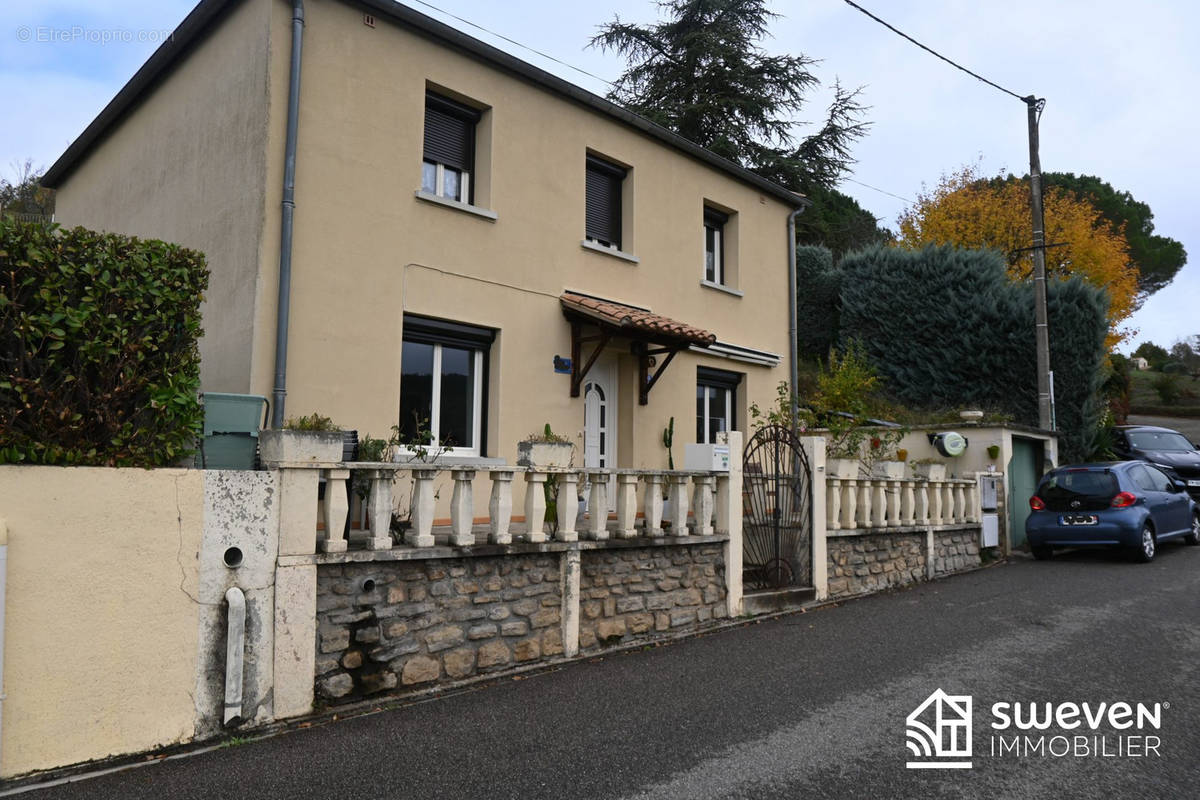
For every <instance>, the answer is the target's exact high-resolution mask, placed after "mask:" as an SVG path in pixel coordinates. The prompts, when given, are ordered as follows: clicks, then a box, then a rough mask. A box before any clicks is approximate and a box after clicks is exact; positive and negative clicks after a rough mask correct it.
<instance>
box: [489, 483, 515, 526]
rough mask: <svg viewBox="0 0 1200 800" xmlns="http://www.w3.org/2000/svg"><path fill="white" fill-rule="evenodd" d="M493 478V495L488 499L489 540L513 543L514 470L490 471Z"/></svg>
mask: <svg viewBox="0 0 1200 800" xmlns="http://www.w3.org/2000/svg"><path fill="white" fill-rule="evenodd" d="M488 476H489V477H490V478H491V479H492V495H491V497H490V498H489V499H488V541H489V542H491V543H492V544H511V543H512V532H511V531H509V525H510V524H511V523H512V509H513V504H512V480H513V470H511V469H497V470H492V471H491V472H489V473H488Z"/></svg>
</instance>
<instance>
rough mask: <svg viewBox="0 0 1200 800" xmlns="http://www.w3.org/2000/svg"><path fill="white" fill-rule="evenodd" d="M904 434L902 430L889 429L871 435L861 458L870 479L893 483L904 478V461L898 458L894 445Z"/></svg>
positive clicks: (897, 451)
mask: <svg viewBox="0 0 1200 800" xmlns="http://www.w3.org/2000/svg"><path fill="white" fill-rule="evenodd" d="M906 433H907V431H906V430H905V429H903V428H890V429H888V430H881V431H877V432H876V433H874V434H872V436H871V438H870V440H869V447H868V448H867V454H866V456H865V457H864V458H863V466H865V467H867V471H868V473H869V474H870V475H871V477H873V478H883V479H885V480H893V481H894V480H899V479H901V478H903V477H904V459H902V458H900V457H899V455H900V451H899V450H898V449H897V448H896V445H898V444H899V443H900V440H901V439H903V438H904V435H905V434H906ZM905 455H907V451H905Z"/></svg>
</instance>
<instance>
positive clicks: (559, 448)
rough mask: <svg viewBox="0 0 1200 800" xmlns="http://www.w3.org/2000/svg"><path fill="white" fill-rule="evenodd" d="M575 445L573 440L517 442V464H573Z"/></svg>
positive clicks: (552, 465)
mask: <svg viewBox="0 0 1200 800" xmlns="http://www.w3.org/2000/svg"><path fill="white" fill-rule="evenodd" d="M574 452H575V445H574V444H572V443H571V442H531V441H528V440H526V441H524V442H519V443H518V444H517V465H518V466H522V467H559V468H565V467H569V466H571V455H572V454H573V453H574Z"/></svg>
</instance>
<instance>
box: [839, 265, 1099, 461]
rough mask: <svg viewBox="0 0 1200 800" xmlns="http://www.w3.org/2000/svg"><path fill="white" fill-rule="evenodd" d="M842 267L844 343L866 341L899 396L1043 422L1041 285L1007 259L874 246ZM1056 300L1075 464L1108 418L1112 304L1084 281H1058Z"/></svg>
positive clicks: (1061, 416)
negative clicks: (1037, 315) (1038, 323)
mask: <svg viewBox="0 0 1200 800" xmlns="http://www.w3.org/2000/svg"><path fill="white" fill-rule="evenodd" d="M841 270H842V311H841V331H840V336H841V340H842V341H843V342H845V341H855V340H857V341H858V342H860V343H861V345H862V347H863V350H864V353H865V354H866V356H867V358H868V359H869V360H870V361H871V363H872V364H873V365H874V366H875V368H876V369H877V370H878V372H879V375H880V377H881V378H882V379H883V381H884V383H885V385H886V386H887V387H888V390H889V391H890V392H891V393H892V394H893V395H894V396H895V397H896V399H898V400H899V401H900V402H902V403H904V404H906V405H909V406H912V407H917V408H942V407H953V406H957V407H960V408H961V407H962V406H972V407H977V408H978V407H983V408H997V409H1003V410H1006V411H1008V412H1009V413H1011V414H1013V415H1014V416H1015V418H1016V419H1017V421H1019V422H1023V423H1026V424H1036V423H1037V419H1038V414H1037V392H1036V387H1037V356H1036V351H1035V340H1034V304H1033V285H1032V283H1030V282H1022V283H1014V282H1012V281H1011V280H1009V278H1008V276H1007V274H1006V270H1005V264H1004V261H1003V259H1002V258H1001V257H1000V256H999V255H998V254H996V253H992V252H988V251H979V250H962V249H957V248H954V247H933V246H931V247H926V248H925V249H923V250H919V251H907V250H897V249H887V248H873V249H870V250H866V251H862V252H860V253H854V254H851V255H849V256H847V257H846V258H845V259H843V261H842V263H841ZM1047 306H1048V312H1049V318H1050V331H1051V333H1050V364H1051V368H1052V369H1053V370H1054V379H1055V385H1054V390H1055V398H1056V400H1057V406H1056V408H1057V420H1058V428H1059V431H1060V443H1061V449H1062V452H1063V456H1064V458H1067V459H1072V460H1073V459H1075V458H1077V457H1081V456H1082V455H1083V454H1084V453H1085V452H1086V450H1087V449H1088V441H1089V440H1090V439H1091V436H1092V433H1093V432H1094V431H1095V429H1096V427H1097V426H1098V425H1099V423H1100V417H1101V411H1102V406H1103V398H1102V397H1101V395H1100V386H1101V384H1102V382H1103V380H1104V377H1105V373H1104V369H1103V362H1104V335H1105V332H1106V330H1107V322H1106V313H1107V309H1108V305H1107V299H1106V297H1105V295H1104V293H1103V292H1102V291H1101V290H1099V289H1096V288H1094V287H1091V286H1088V285H1086V284H1084V283H1083V282H1082V281H1081V280H1079V279H1071V280H1067V281H1059V280H1052V281H1050V282H1049V283H1048V285H1047Z"/></svg>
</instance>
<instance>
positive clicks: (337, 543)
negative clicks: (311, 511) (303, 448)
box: [319, 469, 350, 553]
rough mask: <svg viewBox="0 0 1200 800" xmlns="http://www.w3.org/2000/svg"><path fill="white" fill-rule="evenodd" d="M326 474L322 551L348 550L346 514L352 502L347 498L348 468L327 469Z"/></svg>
mask: <svg viewBox="0 0 1200 800" xmlns="http://www.w3.org/2000/svg"><path fill="white" fill-rule="evenodd" d="M324 474H325V514H324V518H323V520H322V521H323V522H324V523H325V535H324V538H322V539H321V540H320V542H319V544H320V546H321V552H322V553H344V552H346V536H345V532H346V515H347V514H348V513H349V512H350V503H349V501H348V500H347V499H346V479H347V478H349V477H350V470H348V469H327V470H324Z"/></svg>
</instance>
